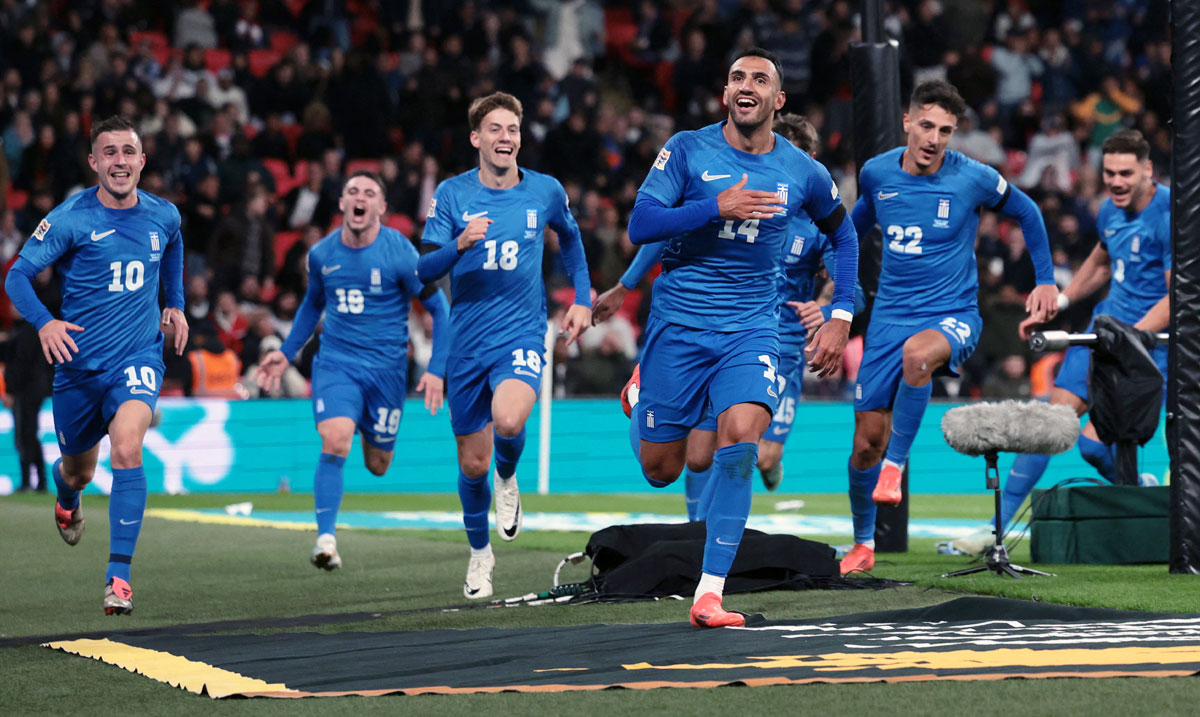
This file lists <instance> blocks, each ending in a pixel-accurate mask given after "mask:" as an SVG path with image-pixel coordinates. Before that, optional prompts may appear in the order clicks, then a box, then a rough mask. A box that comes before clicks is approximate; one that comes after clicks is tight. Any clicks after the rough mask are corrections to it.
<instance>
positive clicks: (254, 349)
mask: <svg viewBox="0 0 1200 717" xmlns="http://www.w3.org/2000/svg"><path fill="white" fill-rule="evenodd" d="M242 308H243V309H244V308H245V304H243V305H242ZM246 319H247V321H249V322H250V328H249V330H248V331H247V332H246V336H245V338H244V339H243V341H242V354H241V361H242V365H244V366H249V365H251V364H256V363H258V359H259V357H260V356H262V355H263V354H264V351H263V349H262V345H263V342H264V341H266V340H268V339H271V338H273V339H275V340H276V341H278V342H279V343H280V344H282V343H283V337H282V336H280V335H279V334H278V333H276V331H275V322H274V321H273V320H272V319H271V312H270V311H269V310H267V309H266V308H264V307H262V306H258V307H256V308H253V309H252V310H251V311H250V313H248V314H246Z"/></svg>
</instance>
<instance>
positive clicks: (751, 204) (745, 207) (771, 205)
mask: <svg viewBox="0 0 1200 717" xmlns="http://www.w3.org/2000/svg"><path fill="white" fill-rule="evenodd" d="M747 179H749V175H746V174H743V175H742V179H741V181H739V182H738V183H737V184H735V185H733V186H732V187H730V188H729V189H726V190H725V191H723V192H721V193H720V194H718V195H717V209H718V210H719V212H720V214H721V218H722V219H770V218H771V217H773V216H775V215H776V214H778V213H779V212H782V211H783V207H781V206H779V205H781V204H783V200H782V199H780V198H779V195H778V194H775V193H774V192H765V191H763V190H761V189H746V180H747Z"/></svg>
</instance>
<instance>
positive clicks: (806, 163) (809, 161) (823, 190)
mask: <svg viewBox="0 0 1200 717" xmlns="http://www.w3.org/2000/svg"><path fill="white" fill-rule="evenodd" d="M796 151H797V152H798V153H799V154H800V156H801V158H802V164H801V167H802V171H803V172H804V176H803V178H802V180H803V181H802V186H803V187H804V211H805V213H806V214H808V216H810V217H812V219H813V221H814V222H817V223H818V226H819V225H820V222H821V220H823V219H827V218H828V217H829V216H830V215H832V214H833V213H834V212H835V211H837V208H838V207H840V206H842V198H841V195H839V194H838V188H837V182H834V181H833V177H832V176H830V174H829V170H828V169H826V168H825V165H823V164H821V163H820V162H818V161H817V160H815V159H813V158H811V157H809V156H808V155H806V154H804V153H803V152H800V150H796Z"/></svg>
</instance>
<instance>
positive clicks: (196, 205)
mask: <svg viewBox="0 0 1200 717" xmlns="http://www.w3.org/2000/svg"><path fill="white" fill-rule="evenodd" d="M195 187H196V188H195V190H194V191H193V192H192V193H191V194H189V195H188V196H187V200H186V201H185V202H184V203H183V204H182V205H181V206H180V207H179V209H180V214H181V215H182V219H183V235H184V236H185V237H187V240H186V241H185V242H184V262H185V264H184V265H185V267H186V268H187V271H188V274H189V275H191V274H195V273H198V272H200V271H203V269H204V268H205V267H206V266H207V261H208V260H207V257H208V248H209V246H210V244H211V243H212V239H213V237H214V236H215V235H216V233H217V227H218V226H219V225H220V223H221V203H220V199H219V198H220V194H221V180H219V179H217V175H216V174H206V175H204V176H203V177H200V179H199V181H198V182H196V185H195Z"/></svg>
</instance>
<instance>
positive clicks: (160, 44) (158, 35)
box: [129, 30, 171, 50]
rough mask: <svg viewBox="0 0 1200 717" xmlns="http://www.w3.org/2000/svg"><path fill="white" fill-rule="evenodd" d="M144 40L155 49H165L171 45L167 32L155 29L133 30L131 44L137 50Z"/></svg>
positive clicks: (130, 37)
mask: <svg viewBox="0 0 1200 717" xmlns="http://www.w3.org/2000/svg"><path fill="white" fill-rule="evenodd" d="M143 42H149V43H150V47H152V48H154V49H155V50H165V49H167V48H169V47H170V46H171V41H170V40H169V39H167V34H166V33H165V32H157V31H155V30H133V31H131V32H130V33H129V46H130V47H131V48H133V49H134V50H136V49H137V48H139V47H141V45H142V43H143Z"/></svg>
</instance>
